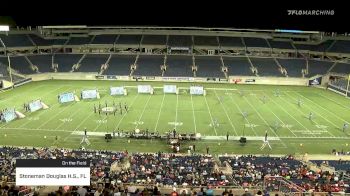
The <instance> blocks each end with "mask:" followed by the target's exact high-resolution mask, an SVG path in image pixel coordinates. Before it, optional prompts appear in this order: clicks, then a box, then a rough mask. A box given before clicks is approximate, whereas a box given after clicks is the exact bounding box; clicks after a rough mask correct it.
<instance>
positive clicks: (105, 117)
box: [93, 114, 108, 132]
mask: <svg viewBox="0 0 350 196" xmlns="http://www.w3.org/2000/svg"><path fill="white" fill-rule="evenodd" d="M101 116H102V115H101ZM106 119H107V121H106V126H108V114H107V116H104V117H103V119H102V121H105V120H106ZM101 125H102V123H98V125H97V126H96V127H95V128H94V130H93V131H94V132H95V131H96V130H97V129H98V128H99V127H100V126H101ZM106 131H107V132H108V130H106Z"/></svg>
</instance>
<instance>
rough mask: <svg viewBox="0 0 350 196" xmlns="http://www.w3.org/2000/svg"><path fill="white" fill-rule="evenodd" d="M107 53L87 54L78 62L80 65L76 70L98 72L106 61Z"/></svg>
mask: <svg viewBox="0 0 350 196" xmlns="http://www.w3.org/2000/svg"><path fill="white" fill-rule="evenodd" d="M108 56H109V55H108V54H88V55H86V56H85V58H84V59H83V60H82V61H81V62H80V64H81V65H80V67H79V69H78V70H77V71H76V72H99V71H100V69H101V65H102V64H104V63H106V61H107V59H108Z"/></svg>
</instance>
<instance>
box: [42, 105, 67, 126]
mask: <svg viewBox="0 0 350 196" xmlns="http://www.w3.org/2000/svg"><path fill="white" fill-rule="evenodd" d="M68 108H70V107H65V108H64V109H61V111H60V112H57V113H56V114H55V115H52V117H51V118H49V119H48V120H46V122H44V123H42V124H41V125H40V126H39V127H37V128H38V129H40V128H41V127H43V126H44V125H46V124H47V123H49V122H50V121H51V120H53V119H55V118H56V117H57V116H59V114H61V113H62V112H64V111H65V110H67V109H68Z"/></svg>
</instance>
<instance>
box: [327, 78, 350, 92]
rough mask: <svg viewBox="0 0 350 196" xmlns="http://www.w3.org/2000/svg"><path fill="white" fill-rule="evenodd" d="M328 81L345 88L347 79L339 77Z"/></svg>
mask: <svg viewBox="0 0 350 196" xmlns="http://www.w3.org/2000/svg"><path fill="white" fill-rule="evenodd" d="M329 83H330V84H332V85H334V86H337V87H339V88H340V89H343V90H346V87H347V85H348V80H345V79H339V80H334V81H330V82H329Z"/></svg>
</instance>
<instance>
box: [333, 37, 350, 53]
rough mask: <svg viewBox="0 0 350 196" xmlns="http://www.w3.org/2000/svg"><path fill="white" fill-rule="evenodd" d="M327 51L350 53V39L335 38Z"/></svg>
mask: <svg viewBox="0 0 350 196" xmlns="http://www.w3.org/2000/svg"><path fill="white" fill-rule="evenodd" d="M329 52H339V53H350V41H345V40H337V41H336V42H335V43H334V45H333V46H332V47H331V48H330V49H329Z"/></svg>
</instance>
